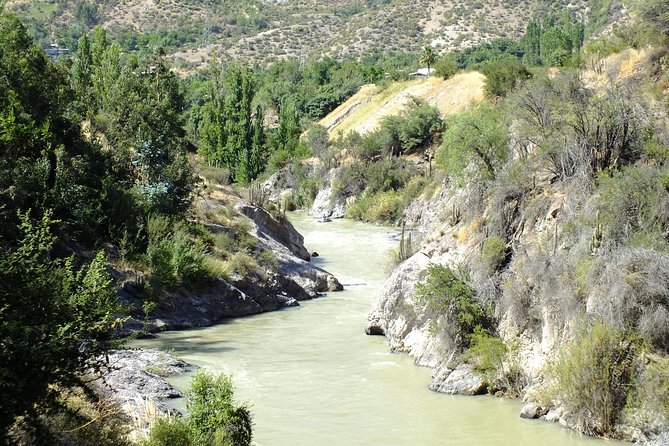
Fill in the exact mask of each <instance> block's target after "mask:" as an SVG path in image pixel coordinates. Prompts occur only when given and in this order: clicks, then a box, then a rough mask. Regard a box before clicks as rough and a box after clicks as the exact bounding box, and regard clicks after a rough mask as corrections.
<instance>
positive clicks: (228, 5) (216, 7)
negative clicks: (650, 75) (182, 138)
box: [8, 0, 586, 68]
mask: <svg viewBox="0 0 669 446" xmlns="http://www.w3.org/2000/svg"><path fill="white" fill-rule="evenodd" d="M585 1H586V0H576V1H573V2H571V3H570V8H572V9H582V8H583V3H584V2H585ZM545 2H546V0H367V1H364V2H363V1H360V0H291V1H281V0H219V1H214V0H201V1H197V0H98V1H95V2H93V1H90V0H46V1H32V2H28V1H25V0H9V1H8V7H9V8H10V9H13V10H16V11H18V12H19V13H20V14H21V15H23V16H24V17H26V18H28V19H30V20H32V21H33V22H34V23H35V24H36V25H35V26H36V29H37V28H39V29H40V32H39V33H38V34H42V36H41V38H42V39H43V40H44V41H47V40H48V39H56V38H58V37H59V36H63V35H68V31H67V29H68V28H69V29H71V28H72V27H73V26H84V27H90V26H93V25H95V24H99V25H102V26H104V27H105V28H107V29H108V30H109V31H110V32H111V33H112V34H116V35H121V34H123V35H124V36H125V38H126V39H130V40H132V39H133V38H134V37H132V34H133V33H135V34H137V35H140V34H144V35H145V36H147V35H148V36H149V37H152V38H153V40H149V42H150V44H156V42H157V43H159V44H160V45H161V46H163V47H166V48H167V50H168V52H170V53H172V54H174V57H175V59H176V60H177V61H178V62H179V63H180V64H181V65H182V67H184V68H185V67H196V66H199V65H201V64H203V63H205V62H206V61H207V60H208V58H209V57H210V55H212V54H215V55H218V57H221V58H230V57H239V58H244V59H247V60H249V61H251V62H258V63H261V64H268V63H271V62H274V61H277V60H281V59H285V58H288V57H303V58H309V57H320V56H322V55H330V56H333V57H337V58H340V57H346V56H356V55H358V54H361V53H364V52H366V51H368V50H370V49H372V48H376V49H380V50H382V51H393V50H395V51H408V50H419V49H420V48H422V47H423V46H425V45H428V44H431V45H433V46H435V47H437V48H439V49H441V50H443V51H446V50H448V49H458V48H464V47H467V46H471V45H474V44H477V43H481V42H484V41H488V40H491V39H493V38H497V37H509V38H518V37H520V36H521V35H522V33H523V31H524V29H525V26H526V23H527V21H528V20H529V18H530V17H531V15H532V14H533V12H534V11H535V10H536V9H537V7H539V5H541V4H544V3H545ZM553 3H555V2H553ZM557 3H560V2H557ZM82 4H86V5H89V6H90V7H91V8H93V9H94V10H95V14H94V15H93V16H90V15H86V17H83V16H84V14H82V12H81V11H82V8H81V5H82ZM84 22H85V23H84ZM170 33H171V34H170ZM70 34H71V32H70ZM134 39H135V40H140V39H136V38H134ZM145 42H146V40H144V41H140V42H139V45H140V46H141V45H143V46H146V45H148V44H147V43H145Z"/></svg>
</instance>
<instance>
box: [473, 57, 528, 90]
mask: <svg viewBox="0 0 669 446" xmlns="http://www.w3.org/2000/svg"><path fill="white" fill-rule="evenodd" d="M481 72H482V73H483V74H485V76H486V81H485V91H486V93H487V95H488V96H489V97H493V98H494V97H501V96H506V95H507V94H508V93H509V92H511V90H513V89H514V88H515V87H516V85H517V84H518V82H519V81H523V80H525V79H529V78H530V77H531V74H530V72H529V71H528V70H527V68H525V66H524V65H523V64H522V63H521V62H520V60H519V59H518V58H516V57H507V58H504V59H501V60H496V61H494V62H488V63H486V64H485V65H483V67H481Z"/></svg>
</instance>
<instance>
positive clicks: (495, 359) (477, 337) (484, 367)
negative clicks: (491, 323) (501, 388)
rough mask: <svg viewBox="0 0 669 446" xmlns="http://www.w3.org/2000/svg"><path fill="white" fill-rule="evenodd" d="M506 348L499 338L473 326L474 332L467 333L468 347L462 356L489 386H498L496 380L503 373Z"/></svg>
mask: <svg viewBox="0 0 669 446" xmlns="http://www.w3.org/2000/svg"><path fill="white" fill-rule="evenodd" d="M507 353H508V348H507V346H506V344H505V343H504V341H502V340H501V339H500V338H498V337H495V336H491V335H490V333H489V332H488V331H487V330H485V329H483V328H481V327H475V329H474V332H473V333H472V334H470V335H469V349H468V350H467V351H466V352H465V354H464V358H465V359H466V360H467V361H468V362H469V363H471V364H472V365H473V366H474V370H475V371H476V373H478V374H479V376H481V378H483V381H484V382H485V383H486V385H487V386H488V387H489V388H495V387H498V381H499V380H500V376H501V375H502V373H503V365H504V359H505V358H506V356H507Z"/></svg>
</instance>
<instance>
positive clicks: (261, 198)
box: [249, 181, 267, 208]
mask: <svg viewBox="0 0 669 446" xmlns="http://www.w3.org/2000/svg"><path fill="white" fill-rule="evenodd" d="M266 200H267V191H265V189H263V187H262V186H261V184H260V183H259V182H258V181H254V182H252V183H251V184H250V185H249V203H250V204H251V205H253V206H258V207H259V208H264V207H265V201H266Z"/></svg>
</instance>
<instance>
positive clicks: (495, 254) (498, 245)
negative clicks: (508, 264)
mask: <svg viewBox="0 0 669 446" xmlns="http://www.w3.org/2000/svg"><path fill="white" fill-rule="evenodd" d="M506 255H507V247H506V241H505V240H504V239H503V238H502V237H499V236H496V235H495V236H492V237H488V238H487V239H485V240H484V241H483V247H482V249H481V259H482V260H483V261H484V262H485V263H487V264H488V266H489V268H490V270H491V271H495V270H497V269H498V268H499V267H500V266H502V264H503V263H504V261H505V260H506Z"/></svg>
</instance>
